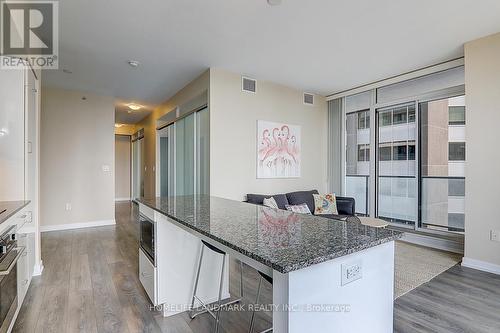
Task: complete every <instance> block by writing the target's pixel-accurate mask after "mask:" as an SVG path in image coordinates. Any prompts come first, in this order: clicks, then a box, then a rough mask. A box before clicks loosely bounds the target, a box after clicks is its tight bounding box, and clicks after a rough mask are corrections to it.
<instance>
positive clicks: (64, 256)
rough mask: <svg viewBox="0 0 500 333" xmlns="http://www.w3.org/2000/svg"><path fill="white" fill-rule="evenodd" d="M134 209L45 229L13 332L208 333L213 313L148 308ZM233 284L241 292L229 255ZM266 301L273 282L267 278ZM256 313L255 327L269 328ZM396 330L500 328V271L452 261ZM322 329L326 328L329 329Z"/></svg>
mask: <svg viewBox="0 0 500 333" xmlns="http://www.w3.org/2000/svg"><path fill="white" fill-rule="evenodd" d="M136 216H137V210H136V208H135V206H133V205H131V204H130V203H117V205H116V222H117V224H116V226H110V227H99V228H89V229H80V230H70V231H58V232H48V233H43V234H42V258H43V262H44V265H45V269H44V272H43V275H42V276H40V277H35V278H34V279H33V281H32V283H31V285H30V288H29V290H28V294H27V296H26V299H25V300H24V303H23V306H22V308H21V312H20V313H19V317H18V319H17V321H16V324H15V327H14V332H37V333H38V332H57V333H61V332H120V333H122V332H124V333H126V332H129V333H133V332H172V333H174V332H175V333H198V332H200V333H206V332H209V331H210V327H211V325H212V319H211V317H210V316H209V315H208V314H203V315H200V316H199V317H197V318H195V319H194V320H190V319H189V317H188V316H187V315H186V314H185V313H182V314H179V315H176V316H172V317H169V318H163V317H162V316H161V314H160V313H159V312H156V311H154V310H152V309H151V308H150V303H149V300H148V298H147V296H146V294H145V292H144V290H143V289H142V286H141V284H140V282H139V280H138V257H137V256H138V237H137V236H138V225H137V223H136ZM230 269H231V280H230V290H231V293H232V294H234V295H238V292H239V265H237V264H236V263H235V262H234V261H231V266H230ZM257 279H258V275H257V273H256V272H255V271H254V270H253V269H251V268H250V267H248V266H245V267H244V298H243V303H244V304H248V303H250V302H253V300H254V299H255V291H256V289H257ZM263 288H264V289H263V291H262V298H263V299H262V302H263V303H270V302H271V295H272V289H271V287H270V286H269V285H266V284H265V283H264V287H263ZM250 315H251V314H250V313H247V312H230V313H224V314H223V315H222V328H223V329H222V330H221V331H222V332H228V333H238V332H247V330H248V325H249V321H250ZM270 325H271V316H270V314H269V313H259V314H258V316H257V321H256V327H255V328H256V331H260V330H263V329H266V328H268V327H270ZM394 328H395V331H396V332H454V333H457V332H474V333H476V332H477V333H480V332H500V277H499V276H496V275H492V274H487V273H482V272H479V271H475V270H471V269H467V268H462V267H460V266H455V267H453V268H451V269H450V270H448V271H447V272H445V273H443V274H441V275H440V276H438V277H436V278H435V279H433V280H432V281H430V282H429V283H427V284H425V285H423V286H421V287H419V288H417V289H415V290H413V291H411V292H410V293H408V294H406V295H404V296H402V297H400V298H399V299H398V300H396V302H395V313H394ZM325 332H328V329H326V328H325Z"/></svg>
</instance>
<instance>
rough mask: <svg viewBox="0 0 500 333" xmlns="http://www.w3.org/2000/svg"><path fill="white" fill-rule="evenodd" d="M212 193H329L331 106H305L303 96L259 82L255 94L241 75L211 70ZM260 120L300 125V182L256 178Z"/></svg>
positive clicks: (236, 197)
mask: <svg viewBox="0 0 500 333" xmlns="http://www.w3.org/2000/svg"><path fill="white" fill-rule="evenodd" d="M209 99H210V192H211V194H212V195H215V196H220V197H225V198H229V199H234V200H243V199H244V196H245V194H246V193H262V194H274V193H284V192H290V191H296V190H309V189H318V190H319V191H320V192H324V191H326V185H327V174H326V164H327V163H326V159H327V153H326V152H327V104H326V101H325V99H324V98H323V97H321V96H315V101H314V102H315V105H314V106H309V105H304V104H303V92H302V91H298V90H295V89H291V88H288V87H285V86H282V85H278V84H274V83H271V82H265V81H258V82H257V93H256V94H252V93H247V92H243V91H242V90H241V76H240V75H239V74H234V73H230V72H227V71H224V70H221V69H217V68H211V69H210V98H209ZM257 120H268V121H275V122H284V123H289V124H293V125H300V126H301V135H302V169H301V177H300V178H290V179H257V177H256V174H257V172H256V167H257V166H256V165H257V163H256V159H257V158H256V150H257V138H256V136H257Z"/></svg>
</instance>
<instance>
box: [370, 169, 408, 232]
mask: <svg viewBox="0 0 500 333" xmlns="http://www.w3.org/2000/svg"><path fill="white" fill-rule="evenodd" d="M416 194H417V178H416V177H415V176H385V175H379V176H378V198H377V215H378V217H379V218H381V219H384V220H387V221H389V222H392V223H397V224H404V225H406V226H410V225H415V221H416V220H417V196H416Z"/></svg>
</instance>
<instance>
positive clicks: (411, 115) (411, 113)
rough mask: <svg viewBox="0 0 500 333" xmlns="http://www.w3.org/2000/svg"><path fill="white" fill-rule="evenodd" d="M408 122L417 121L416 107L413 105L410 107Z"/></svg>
mask: <svg viewBox="0 0 500 333" xmlns="http://www.w3.org/2000/svg"><path fill="white" fill-rule="evenodd" d="M408 122H409V123H414V122H415V107H414V106H413V105H412V106H410V107H408Z"/></svg>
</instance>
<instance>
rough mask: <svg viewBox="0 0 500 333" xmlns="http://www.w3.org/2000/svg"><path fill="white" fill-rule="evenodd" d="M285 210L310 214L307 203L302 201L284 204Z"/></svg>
mask: <svg viewBox="0 0 500 333" xmlns="http://www.w3.org/2000/svg"><path fill="white" fill-rule="evenodd" d="M285 208H286V210H289V211H291V212H294V213H299V214H306V215H311V211H310V210H309V207H307V204H305V203H303V204H300V205H293V206H291V205H286V206H285Z"/></svg>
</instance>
